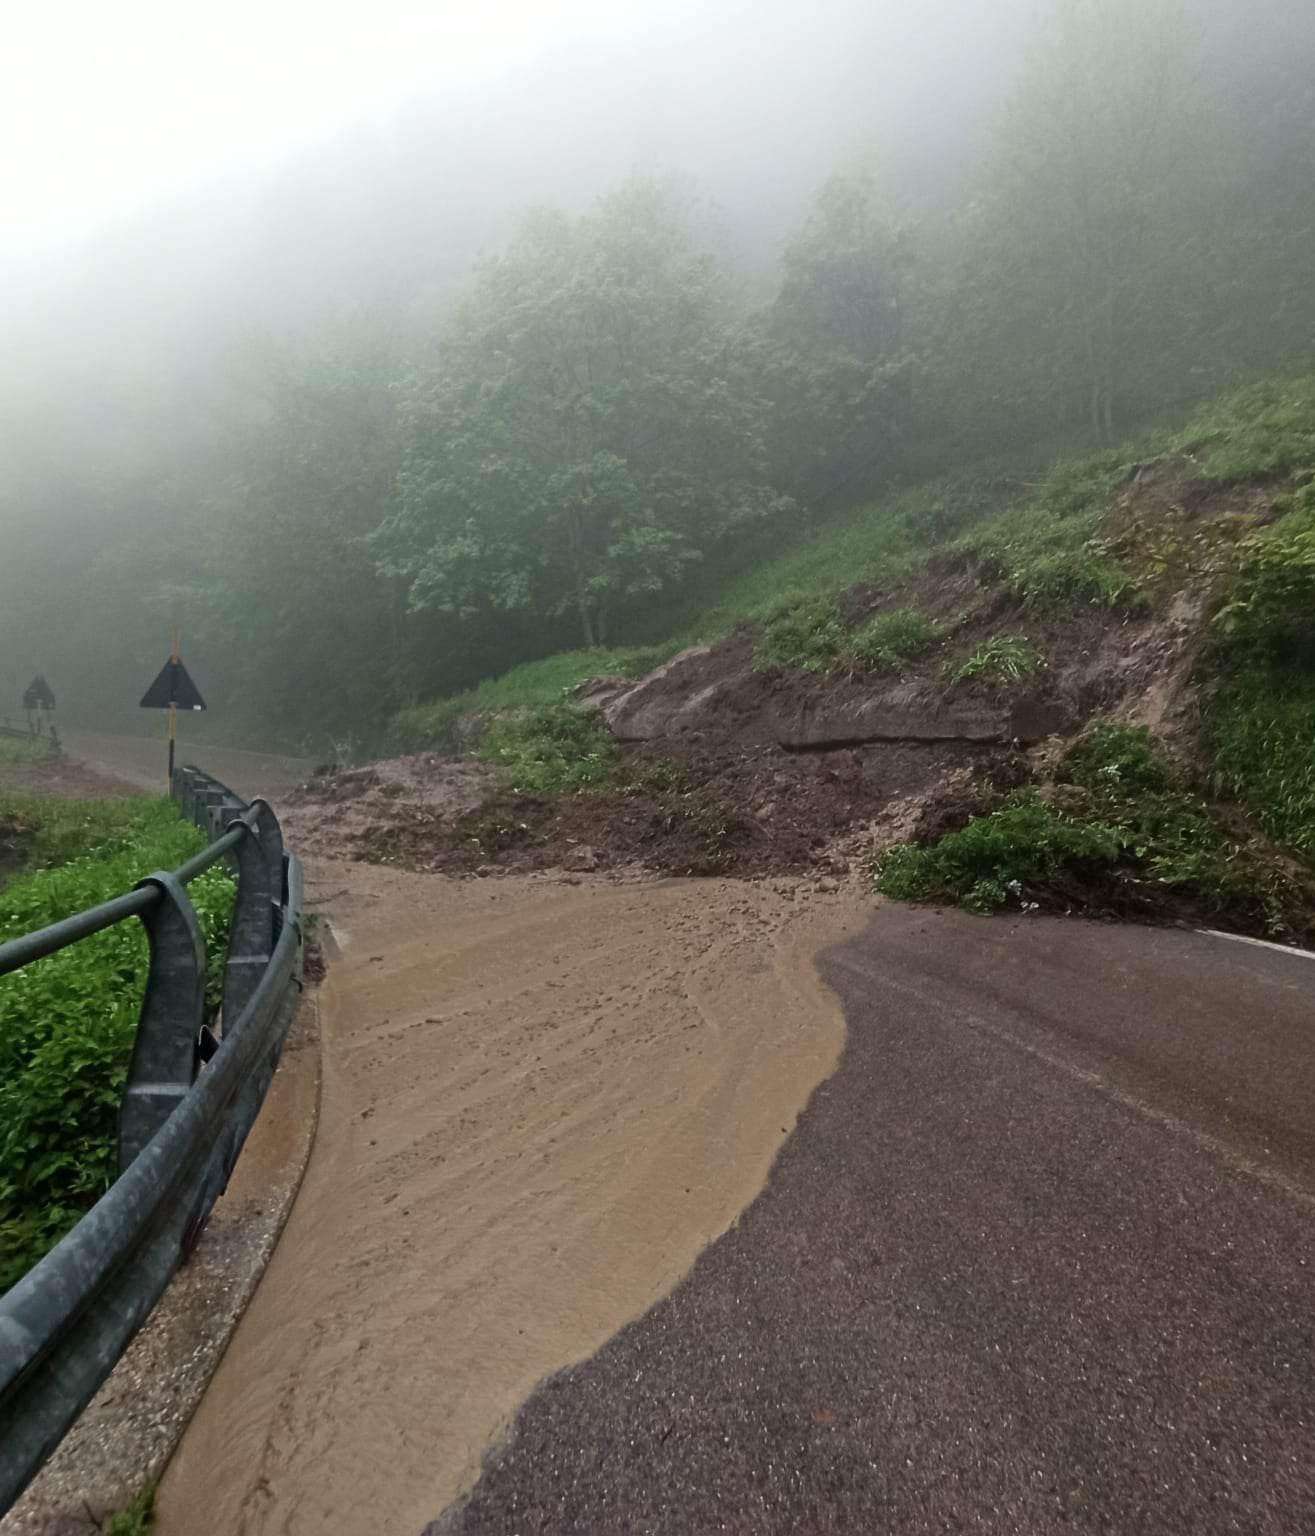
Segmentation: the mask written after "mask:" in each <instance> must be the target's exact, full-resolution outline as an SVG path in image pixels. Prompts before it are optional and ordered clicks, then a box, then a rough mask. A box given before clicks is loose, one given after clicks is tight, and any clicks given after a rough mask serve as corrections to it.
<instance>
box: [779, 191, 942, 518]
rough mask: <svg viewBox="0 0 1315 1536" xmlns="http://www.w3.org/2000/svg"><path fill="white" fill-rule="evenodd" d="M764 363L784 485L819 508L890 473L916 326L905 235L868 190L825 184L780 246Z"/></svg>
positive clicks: (916, 292)
mask: <svg viewBox="0 0 1315 1536" xmlns="http://www.w3.org/2000/svg"><path fill="white" fill-rule="evenodd" d="M782 265H783V272H782V281H781V288H780V291H779V293H778V295H777V297H776V299H775V301H774V303H773V304H772V305H771V307H770V309H769V310H768V312H767V314H766V315H765V316H764V322H765V336H766V340H767V343H768V345H767V347H766V348H765V351H764V355H763V357H762V360H761V364H760V366H761V368H762V373H763V379H764V385H763V387H764V388H765V389H766V391H767V393H768V394H769V395H770V396H771V398H772V402H773V416H772V464H773V471H774V474H775V476H776V478H777V480H778V482H779V483H780V484H782V485H785V486H787V487H789V488H790V489H791V490H792V491H793V492H794V493H795V494H796V495H799V496H802V497H806V498H808V499H810V500H820V499H823V498H825V497H827V496H830V495H835V494H836V493H838V492H841V491H845V490H852V489H854V488H855V482H856V481H859V480H862V479H868V480H871V479H872V478H873V475H874V472H875V471H877V470H879V468H881V467H883V466H884V467H885V468H887V469H889V468H890V467H891V464H892V462H893V460H894V459H895V457H896V456H897V454H898V452H899V448H900V445H901V443H902V442H903V440H904V438H905V436H906V435H907V433H908V432H909V431H910V429H911V427H912V424H913V417H914V401H913V384H914V376H915V373H916V367H917V363H916V356H915V354H916V349H917V346H918V337H919V332H920V330H921V324H922V319H923V316H922V308H921V306H922V294H921V290H920V288H919V285H918V281H917V271H916V262H915V259H914V246H913V239H912V234H911V232H910V231H908V230H898V229H895V228H893V227H892V226H891V224H890V223H889V222H888V221H887V220H886V219H885V218H884V217H883V216H882V213H881V211H880V208H879V205H878V200H877V196H876V192H875V189H874V187H873V186H872V184H871V182H870V181H868V180H866V179H861V178H850V177H844V176H836V177H832V178H831V180H830V181H828V182H827V183H826V184H825V185H824V186H823V188H822V190H821V192H820V193H819V194H818V196H817V199H816V202H815V204H814V207H813V211H812V214H811V216H810V217H809V218H808V220H807V221H806V222H805V224H804V225H803V227H802V228H801V229H800V231H799V232H798V233H797V234H796V235H795V236H794V238H793V239H792V240H791V241H790V242H789V243H788V244H787V246H786V248H785V252H784V255H783V262H782Z"/></svg>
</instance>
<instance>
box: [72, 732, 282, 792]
mask: <svg viewBox="0 0 1315 1536" xmlns="http://www.w3.org/2000/svg"><path fill="white" fill-rule="evenodd" d="M160 718H161V721H163V715H161V717H160ZM187 723H188V722H187V717H186V716H183V717H182V719H181V725H180V728H179V731H180V734H179V742H178V756H177V760H178V762H179V763H180V764H181V763H192V762H194V763H196V764H198V765H199V766H200V767H202V768H204V769H205V770H206V772H207V773H210V774H212V775H213V776H214V777H215V778H217V779H219V780H220V782H221V783H224V784H227V785H228V787H229V788H230V789H233V790H235V791H236V792H237V793H238V794H240V795H242V796H243V798H244V799H247V800H251V799H254V798H255V797H256V796H257V795H263V796H265V797H266V798H268V799H270V800H277V799H279V798H280V797H281V796H282V795H284V794H286V793H287V792H288V790H290V789H292V788H294V787H295V786H296V785H298V784H300V783H303V782H304V781H305V779H306V778H307V777H308V776H309V774H310V772H311V769H312V767H313V764H312V763H311V761H310V760H309V759H308V758H301V757H285V756H280V755H279V754H277V753H272V752H247V751H243V750H240V749H239V748H236V747H220V746H212V745H210V744H209V743H207V742H199V743H198V742H190V741H189V740H188V739H187ZM61 739H62V741H63V744H64V750H65V751H66V752H67V753H68V754H69V756H70V757H74V758H77V759H78V760H80V761H81V762H84V763H86V764H87V766H88V767H90V768H97V769H100V770H101V771H102V772H104V773H107V774H110V775H111V776H112V777H114V778H118V779H124V780H126V781H127V782H128V783H129V784H136V785H137V786H138V787H139V788H141V789H148V790H154V791H156V792H157V793H159V794H163V793H164V792H165V789H166V788H167V786H166V784H165V778H166V766H167V763H168V751H169V749H168V743H167V742H166V740H165V737H164V726H163V724H161V726H160V730H159V732H158V733H157V734H156V735H153V736H117V735H112V734H110V733H109V732H106V731H68V732H66V733H61Z"/></svg>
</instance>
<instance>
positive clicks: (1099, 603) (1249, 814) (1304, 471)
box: [308, 379, 1315, 937]
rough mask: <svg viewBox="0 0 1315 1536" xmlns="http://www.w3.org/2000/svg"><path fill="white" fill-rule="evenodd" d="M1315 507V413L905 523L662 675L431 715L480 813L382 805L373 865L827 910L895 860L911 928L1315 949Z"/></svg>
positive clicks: (932, 505) (974, 486)
mask: <svg viewBox="0 0 1315 1536" xmlns="http://www.w3.org/2000/svg"><path fill="white" fill-rule="evenodd" d="M1313 476H1315V380H1311V379H1306V380H1296V381H1282V382H1277V383H1270V384H1266V385H1263V386H1257V387H1255V388H1253V389H1251V390H1248V391H1245V392H1243V393H1242V394H1240V395H1236V396H1233V397H1231V398H1229V399H1228V400H1225V401H1222V402H1219V403H1217V404H1216V405H1213V406H1212V407H1210V408H1209V409H1208V410H1205V411H1202V412H1201V413H1199V414H1198V415H1197V417H1196V418H1194V419H1193V420H1192V421H1191V422H1190V423H1189V424H1188V425H1187V427H1186V428H1185V429H1184V430H1182V431H1180V432H1174V433H1162V434H1159V435H1158V436H1154V437H1149V438H1147V439H1144V440H1142V441H1139V442H1136V443H1132V444H1129V445H1125V447H1123V448H1122V449H1120V450H1117V451H1112V452H1106V453H1102V454H1100V455H1097V456H1095V457H1093V458H1089V459H1086V460H1082V461H1078V462H1074V461H1065V462H1061V463H1059V464H1056V465H1052V466H1051V467H1050V468H1049V469H1047V470H1045V471H1039V472H1038V471H1032V472H1022V471H1018V470H1015V471H1013V472H1011V473H1007V474H1006V473H1001V472H1000V471H999V470H998V468H993V469H992V470H990V471H987V472H983V473H981V474H979V475H977V476H972V475H960V476H955V477H953V478H951V479H948V480H941V481H937V482H935V483H933V484H931V485H927V486H922V487H917V488H915V489H913V490H910V491H907V492H904V493H901V494H900V495H898V496H895V497H892V498H889V499H888V500H887V501H885V502H882V503H880V504H879V505H877V506H875V507H871V508H866V509H863V510H862V511H861V512H858V513H855V514H853V515H852V516H851V517H850V518H848V519H847V520H845V521H844V522H842V523H841V524H838V525H836V526H835V527H833V528H832V529H831V530H830V531H829V532H827V533H825V534H823V535H822V536H820V537H819V538H817V539H816V540H814V541H813V542H811V543H810V544H808V545H807V546H805V547H801V548H799V549H797V550H794V551H792V552H790V553H788V554H786V555H783V556H781V557H780V558H779V559H777V560H774V561H772V562H768V563H767V564H766V565H763V566H760V567H758V568H756V569H755V570H753V571H750V572H747V573H745V574H744V576H743V577H741V578H739V579H738V580H737V582H736V583H735V584H734V585H733V587H732V588H730V589H728V591H727V592H726V593H725V594H724V595H723V601H722V603H721V604H720V605H719V606H718V608H717V609H716V610H715V611H713V612H711V613H709V614H706V615H705V616H704V621H703V622H702V623H701V624H700V625H699V626H697V627H693V628H691V629H689V630H687V631H685V632H683V633H681V634H680V635H675V636H673V637H672V639H671V641H670V642H669V644H668V645H667V646H665V647H662V648H659V650H658V651H656V652H648V653H642V654H637V653H633V652H631V653H622V654H609V653H604V652H590V653H575V654H571V655H565V656H560V657H555V658H551V659H550V660H549V661H547V662H544V663H540V664H536V665H535V666H533V667H523V668H519V669H517V670H516V671H515V672H513V673H510V674H508V675H507V676H506V677H504V678H501V679H499V680H497V681H496V682H495V683H491V684H488V685H485V686H484V687H483V688H481V689H479V690H476V691H475V692H474V693H473V694H468V695H464V696H461V697H459V698H456V699H451V700H446V701H440V703H439V704H438V705H435V706H430V707H428V709H420V710H414V711H411V712H409V713H408V714H407V715H406V717H404V719H403V720H402V721H400V722H399V725H400V728H401V729H402V730H403V731H404V732H405V733H406V734H407V737H408V739H409V740H411V741H412V742H416V741H418V740H423V739H425V738H426V735H427V734H428V738H429V740H431V741H432V742H434V744H435V745H438V744H439V743H441V744H442V745H443V746H444V747H446V749H447V751H448V752H449V753H450V752H452V751H453V749H455V750H456V751H457V752H458V753H459V754H460V758H461V760H454V759H453V758H452V757H450V756H432V755H431V756H429V757H425V756H423V755H422V756H420V757H416V758H413V759H410V760H408V761H409V762H410V763H411V764H412V765H413V767H412V769H411V770H409V771H411V772H412V773H413V774H414V775H415V776H416V777H417V779H418V780H419V781H423V780H424V779H425V775H426V773H427V772H429V773H431V774H435V775H440V776H441V775H448V776H449V782H451V783H455V782H456V780H455V779H451V776H452V775H456V776H457V778H458V779H460V782H461V785H462V791H461V794H460V795H457V796H456V797H455V798H454V799H452V800H451V802H450V803H449V804H448V805H446V806H444V805H442V804H435V803H433V802H432V801H430V802H429V803H425V804H419V803H417V802H416V800H415V799H414V797H413V796H411V795H410V794H408V793H406V792H404V791H402V790H400V789H397V787H396V784H395V782H394V783H393V784H392V785H390V786H384V785H383V783H382V781H380V780H379V779H378V771H377V770H376V771H375V780H374V781H373V782H372V781H371V771H367V772H366V774H365V775H364V776H358V777H357V779H356V786H355V790H354V794H356V795H358V796H359V798H358V800H357V809H356V811H355V812H354V815H355V818H356V819H355V822H354V825H353V830H352V834H351V839H350V851H352V852H354V853H356V854H357V855H358V856H364V857H368V858H379V859H386V860H390V861H398V862H402V863H406V864H409V865H411V866H414V867H422V868H435V869H449V870H453V871H457V872H478V871H491V870H494V869H507V868H535V867H545V866H549V865H566V866H567V867H576V868H582V869H592V868H605V867H615V866H618V865H624V864H629V865H639V866H642V867H645V868H648V869H654V870H662V871H669V872H677V873H740V874H767V873H775V872H788V871H793V872H802V871H807V870H813V871H816V872H820V873H822V874H823V875H824V876H829V875H832V874H834V873H840V872H843V871H844V869H845V868H847V867H850V866H852V865H854V864H855V863H858V864H859V865H860V866H862V865H863V864H865V863H867V862H869V861H871V860H874V859H876V858H878V856H880V864H879V873H878V879H879V882H880V884H881V885H882V887H883V888H884V889H885V890H887V891H888V892H890V893H891V894H899V895H902V896H906V897H919V898H923V899H935V900H947V899H958V900H963V901H965V902H966V903H967V904H968V905H971V906H974V907H977V908H982V909H988V908H995V907H999V906H1009V905H1016V906H1021V907H1023V908H1025V909H1026V908H1029V907H1034V906H1045V907H1048V908H1051V909H1059V910H1086V911H1094V912H1101V913H1113V914H1121V915H1136V916H1142V917H1148V918H1157V917H1158V918H1169V919H1183V920H1192V921H1197V920H1209V921H1212V922H1216V923H1218V924H1221V925H1225V926H1232V927H1236V928H1239V929H1242V930H1244V931H1248V932H1254V933H1270V934H1275V935H1280V936H1288V937H1305V936H1306V935H1307V933H1308V931H1309V913H1310V910H1311V892H1310V882H1309V878H1308V870H1307V869H1306V868H1305V865H1306V864H1308V863H1309V861H1310V859H1311V857H1312V854H1313V853H1315V766H1313V765H1315V752H1313V751H1312V747H1311V742H1312V740H1315V735H1313V734H1312V732H1311V729H1310V727H1311V725H1312V723H1315V638H1313V637H1315V617H1313V616H1315V579H1313V578H1312V571H1315V553H1313V549H1315V535H1313V534H1312V531H1311V530H1312V526H1315V512H1312V510H1311V508H1312V496H1315V491H1312V490H1311V480H1312V477H1313ZM655 663H657V665H656V666H655V665H654V664H655ZM646 669H651V670H646ZM641 672H642V673H643V675H639V676H637V675H636V674H639V673H641ZM480 759H482V765H481V764H480V763H479V761H478V760H480ZM426 762H429V763H431V764H433V765H434V766H433V767H432V768H431V769H425V768H424V766H423V765H424V764H425V763H426ZM490 770H491V771H492V775H493V776H495V777H490ZM328 787H329V786H324V787H322V788H328ZM344 787H345V786H343V785H338V786H337V787H332V788H331V792H330V795H329V798H330V799H331V798H332V797H333V795H341V794H342V792H343V789H344ZM314 800H315V793H312V795H311V796H310V797H309V799H308V804H313V803H314ZM337 814H339V815H341V814H342V813H341V810H339V812H338V813H337ZM901 844H905V845H909V846H907V847H904V848H899V851H896V852H892V851H890V850H891V849H892V848H897V847H898V845H901ZM1303 861H1304V863H1303Z"/></svg>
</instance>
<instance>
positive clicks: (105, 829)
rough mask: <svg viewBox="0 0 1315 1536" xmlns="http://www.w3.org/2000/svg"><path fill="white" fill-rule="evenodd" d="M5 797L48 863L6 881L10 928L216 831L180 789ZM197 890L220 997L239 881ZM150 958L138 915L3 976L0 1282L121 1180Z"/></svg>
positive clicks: (178, 855)
mask: <svg viewBox="0 0 1315 1536" xmlns="http://www.w3.org/2000/svg"><path fill="white" fill-rule="evenodd" d="M4 805H5V806H8V807H10V810H11V814H15V815H18V816H21V817H23V818H24V819H25V821H26V822H27V823H28V824H29V825H33V826H34V827H35V833H34V842H33V858H34V860H35V862H36V863H37V864H38V865H41V866H43V867H40V868H37V869H36V870H34V871H33V872H32V873H28V874H26V875H23V876H22V877H20V878H18V879H16V880H14V881H13V882H12V883H11V884H9V885H8V886H6V887H5V888H4V890H3V891H0V940H4V939H10V938H15V937H17V936H18V935H19V934H22V933H26V932H29V931H30V930H31V929H34V928H41V927H44V926H45V925H46V924H48V923H52V922H55V921H57V920H58V919H60V918H63V917H68V916H69V915H70V914H72V913H74V912H78V911H81V910H82V909H84V908H86V907H91V906H95V905H96V904H97V903H99V902H102V901H106V900H108V899H109V898H110V897H111V896H118V895H121V894H122V893H123V892H124V891H126V890H129V889H131V888H132V886H134V885H135V884H136V883H137V881H138V880H140V879H141V878H142V877H143V876H144V875H147V874H150V873H151V872H152V871H153V870H157V869H174V868H176V867H177V866H178V865H179V864H181V863H183V862H184V861H185V860H186V859H188V858H189V857H191V855H192V854H194V853H196V852H197V851H198V850H199V849H200V848H201V847H202V846H203V844H204V838H203V837H202V835H201V833H200V832H199V831H197V829H196V828H195V827H193V826H192V825H191V824H190V823H188V822H184V821H183V820H182V819H181V818H180V817H179V816H178V814H177V811H176V810H175V808H174V806H173V805H172V804H171V803H170V802H169V801H168V800H123V801H108V802H100V801H91V802H58V801H40V802H35V801H28V802H13V801H9V802H5V803H4ZM3 808H4V806H0V809H3ZM75 848H76V849H79V850H81V851H80V852H79V853H78V854H77V855H76V856H74V849H75ZM188 894H189V896H190V897H191V899H192V901H193V903H194V905H195V906H196V909H197V913H198V915H199V916H200V919H201V923H202V927H203V930H204V932H205V934H206V939H207V952H208V959H209V976H208V983H209V992H210V999H211V1002H212V1004H213V1003H217V1001H218V989H219V987H220V985H221V979H222V970H223V963H224V956H225V951H226V948H227V940H228V922H229V917H230V914H231V909H232V897H233V881H232V878H231V876H230V875H229V874H228V873H227V871H226V870H224V869H222V868H216V869H212V870H210V871H208V872H207V873H206V874H204V875H202V876H201V877H200V878H199V879H197V880H195V881H193V882H192V884H191V885H190V886H189V887H188ZM148 962H149V952H148V946H147V941H146V934H145V930H144V929H143V928H142V927H141V925H140V924H139V923H137V922H135V921H130V922H125V923H119V924H117V925H116V926H115V927H113V928H109V929H106V930H105V931H104V932H103V933H99V934H96V935H94V936H93V937H92V938H90V939H85V940H83V941H82V942H81V943H80V944H75V945H72V946H70V947H69V948H68V949H64V950H61V951H59V953H57V954H54V955H50V956H48V957H47V958H46V959H44V960H38V961H36V962H34V963H33V964H32V965H29V966H25V967H24V968H23V969H22V970H21V971H16V972H14V973H13V974H12V975H10V976H7V977H5V978H4V979H3V980H0V1290H5V1289H7V1288H8V1287H9V1286H10V1285H12V1284H13V1283H14V1281H15V1280H17V1279H18V1278H19V1276H20V1275H22V1274H23V1273H24V1272H25V1271H26V1270H27V1269H29V1268H30V1267H31V1265H32V1264H34V1263H35V1262H36V1261H37V1259H39V1258H40V1257H41V1256H42V1254H43V1253H45V1252H46V1250H47V1249H48V1248H50V1247H51V1246H52V1245H53V1244H54V1243H55V1242H56V1241H58V1239H59V1238H60V1237H61V1236H63V1234H64V1233H65V1232H66V1231H67V1230H68V1229H69V1228H70V1227H71V1226H73V1225H74V1223H75V1222H76V1221H77V1220H78V1219H79V1217H80V1216H81V1215H82V1214H83V1213H84V1212H85V1211H86V1210H87V1209H89V1208H90V1206H92V1205H93V1204H94V1203H95V1202H96V1200H97V1199H99V1198H100V1196H101V1195H102V1194H104V1192H105V1190H106V1189H108V1187H109V1185H110V1183H111V1182H112V1181H113V1178H114V1174H115V1171H116V1170H115V1133H116V1117H117V1113H118V1105H119V1099H120V1097H121V1095H122V1091H123V1084H124V1081H125V1079H126V1077H127V1070H128V1062H129V1058H130V1057H131V1054H132V1044H133V1039H134V1037H135V1034H136V1028H137V1015H138V1012H139V1010H140V1007H141V999H142V995H143V992H144V990H145V985H146V974H147V968H148Z"/></svg>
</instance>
